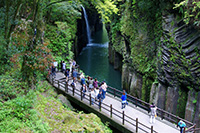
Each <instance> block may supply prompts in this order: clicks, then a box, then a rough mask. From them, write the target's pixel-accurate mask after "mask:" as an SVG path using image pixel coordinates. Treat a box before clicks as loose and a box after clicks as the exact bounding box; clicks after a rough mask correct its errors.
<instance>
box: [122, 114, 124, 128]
mask: <svg viewBox="0 0 200 133" xmlns="http://www.w3.org/2000/svg"><path fill="white" fill-rule="evenodd" d="M122 125H124V111H123V113H122Z"/></svg>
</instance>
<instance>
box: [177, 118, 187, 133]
mask: <svg viewBox="0 0 200 133" xmlns="http://www.w3.org/2000/svg"><path fill="white" fill-rule="evenodd" d="M177 126H178V127H179V128H180V133H184V130H185V127H186V124H185V122H183V121H182V120H180V121H179V122H178V125H177Z"/></svg>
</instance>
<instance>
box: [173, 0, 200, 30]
mask: <svg viewBox="0 0 200 133" xmlns="http://www.w3.org/2000/svg"><path fill="white" fill-rule="evenodd" d="M176 8H179V12H180V13H182V14H183V18H184V21H185V23H186V24H189V23H190V22H191V23H193V24H194V25H196V26H198V27H199V26H200V21H199V17H200V2H199V1H197V0H183V1H181V2H179V3H177V4H175V5H174V7H173V9H176Z"/></svg>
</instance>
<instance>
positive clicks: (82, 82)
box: [81, 76, 86, 86]
mask: <svg viewBox="0 0 200 133" xmlns="http://www.w3.org/2000/svg"><path fill="white" fill-rule="evenodd" d="M84 84H86V82H85V77H84V76H83V77H82V78H81V85H82V86H83V85H84Z"/></svg>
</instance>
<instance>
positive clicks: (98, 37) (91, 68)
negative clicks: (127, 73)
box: [76, 28, 122, 90]
mask: <svg viewBox="0 0 200 133" xmlns="http://www.w3.org/2000/svg"><path fill="white" fill-rule="evenodd" d="M108 41H109V40H108V37H107V32H106V30H105V28H103V30H102V31H98V32H97V33H95V34H94V36H92V41H91V43H90V44H88V45H87V47H85V48H83V50H82V52H81V53H80V54H79V56H78V57H77V59H76V61H77V63H78V64H79V65H80V69H81V70H83V72H84V73H85V74H86V75H89V76H91V77H93V78H97V80H98V81H105V82H106V83H107V84H108V85H109V86H111V87H114V88H117V89H118V90H122V89H121V73H120V71H118V70H114V67H113V65H111V64H110V63H109V60H108Z"/></svg>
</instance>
